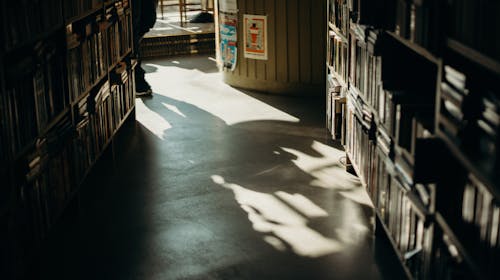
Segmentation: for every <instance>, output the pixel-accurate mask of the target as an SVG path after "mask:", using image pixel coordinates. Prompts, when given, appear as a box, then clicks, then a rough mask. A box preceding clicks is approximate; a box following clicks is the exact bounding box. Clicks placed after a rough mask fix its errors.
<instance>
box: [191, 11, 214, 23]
mask: <svg viewBox="0 0 500 280" xmlns="http://www.w3.org/2000/svg"><path fill="white" fill-rule="evenodd" d="M189 22H190V23H210V22H214V16H213V15H212V14H211V13H207V12H201V13H199V14H197V15H195V16H194V17H193V18H191V20H189Z"/></svg>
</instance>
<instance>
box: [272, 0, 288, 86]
mask: <svg viewBox="0 0 500 280" xmlns="http://www.w3.org/2000/svg"><path fill="white" fill-rule="evenodd" d="M287 2H288V1H287V0H276V13H275V15H276V50H277V51H276V77H277V78H278V79H277V80H278V81H281V82H288V46H287V42H288V38H287V33H288V25H287V14H286V11H287Z"/></svg>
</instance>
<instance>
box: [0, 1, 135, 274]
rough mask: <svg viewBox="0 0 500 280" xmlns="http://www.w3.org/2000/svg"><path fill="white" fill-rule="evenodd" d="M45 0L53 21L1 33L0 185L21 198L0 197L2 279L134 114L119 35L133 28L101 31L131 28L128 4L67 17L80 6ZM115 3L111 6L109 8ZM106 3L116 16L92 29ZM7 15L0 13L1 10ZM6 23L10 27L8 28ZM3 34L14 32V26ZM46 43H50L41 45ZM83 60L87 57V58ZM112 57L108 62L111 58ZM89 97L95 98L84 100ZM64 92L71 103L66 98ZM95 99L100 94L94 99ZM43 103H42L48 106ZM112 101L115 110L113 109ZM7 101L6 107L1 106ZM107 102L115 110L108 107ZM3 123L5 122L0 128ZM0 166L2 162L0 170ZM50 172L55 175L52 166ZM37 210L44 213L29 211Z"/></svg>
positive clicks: (126, 47)
mask: <svg viewBox="0 0 500 280" xmlns="http://www.w3.org/2000/svg"><path fill="white" fill-rule="evenodd" d="M44 1H45V0H42V1H40V2H44ZM51 1H52V2H50V3H51V5H54V7H57V9H60V10H51V13H52V14H57V15H58V16H60V18H58V20H59V23H58V24H54V25H53V26H52V27H51V28H46V30H44V31H43V32H40V33H37V34H36V35H34V36H32V37H30V38H27V39H26V40H22V41H19V40H18V39H16V38H14V39H15V40H14V39H9V38H10V37H6V38H7V39H9V40H13V41H6V42H5V45H2V46H1V47H0V62H1V63H0V93H1V95H0V108H2V112H1V114H2V115H0V137H1V139H0V140H1V141H0V143H2V144H3V146H4V147H2V149H5V150H6V153H7V154H6V158H5V159H4V158H3V159H2V161H3V160H5V161H6V166H7V167H6V168H7V170H6V172H7V173H8V175H9V178H4V183H8V185H9V187H8V188H9V190H12V191H15V192H23V195H22V196H21V195H20V194H15V193H12V195H11V196H12V198H11V199H8V200H5V202H4V200H2V202H1V203H0V217H1V218H2V219H7V220H8V221H10V224H12V226H9V234H8V235H3V236H10V237H12V238H16V240H7V241H6V243H8V244H12V245H9V247H8V248H6V250H7V252H6V254H11V255H12V256H16V258H17V259H16V258H13V259H12V260H11V261H12V264H15V265H11V266H9V271H7V272H6V273H7V274H6V278H3V279H18V278H22V277H23V274H24V272H25V271H27V267H26V266H27V265H28V263H29V262H30V259H31V258H32V257H33V256H34V254H35V252H36V250H38V249H39V248H40V246H39V245H40V244H41V243H42V242H43V240H44V238H46V237H47V236H48V235H49V234H50V230H51V229H52V228H53V226H54V225H55V224H56V223H57V222H58V220H59V218H60V217H61V216H62V215H63V213H64V212H65V211H66V209H67V207H68V206H69V205H70V204H71V202H72V201H73V200H74V199H75V197H77V196H78V194H79V192H80V190H81V187H82V186H83V185H84V182H85V180H86V178H87V177H88V175H89V174H90V173H91V172H93V170H94V169H95V166H96V163H97V162H98V161H99V160H101V159H102V155H103V154H104V153H105V152H106V151H109V150H110V149H113V141H114V139H115V137H116V135H117V133H118V131H119V130H120V129H121V127H122V126H123V125H124V123H125V122H126V121H128V120H130V119H131V118H134V117H135V114H134V112H135V93H134V92H133V89H132V87H131V84H132V83H133V72H134V69H135V65H136V64H135V63H134V62H131V61H130V56H131V53H132V50H131V46H132V42H131V41H129V42H126V40H125V39H126V38H128V40H132V38H131V36H132V34H133V32H132V30H130V29H120V30H122V33H115V32H114V30H113V34H114V36H106V34H104V33H110V32H111V30H112V29H113V28H119V26H120V25H121V27H120V28H131V26H132V23H131V20H132V16H131V6H126V7H124V8H125V9H126V10H127V11H126V12H125V13H124V14H120V13H117V8H116V7H121V6H120V5H121V4H120V2H121V0H115V1H108V2H106V3H99V4H98V6H97V7H94V8H92V9H88V10H86V11H84V12H82V13H79V14H77V15H73V16H69V15H66V14H65V12H68V13H71V14H73V13H74V12H75V11H77V10H78V9H79V8H81V7H77V6H73V7H70V6H65V7H64V8H63V5H62V3H63V0H51ZM115 3H118V4H117V5H116V7H115V5H114V4H115ZM124 3H131V1H130V0H129V1H125V2H124ZM41 4H44V3H41ZM64 4H65V5H74V4H77V2H71V3H70V2H66V1H65V2H64ZM107 5H109V7H107V8H108V12H109V13H111V14H117V15H118V16H117V17H111V19H108V21H109V22H108V24H107V25H106V26H103V25H100V26H99V28H97V25H98V22H97V20H98V19H97V18H96V17H95V15H96V14H98V13H102V14H103V15H104V14H105V13H106V9H105V8H106V6H107ZM68 7H69V8H68ZM44 10H46V9H45V8H44ZM16 11H17V10H16ZM129 11H130V12H129ZM7 12H8V11H1V13H2V14H4V13H7ZM35 12H40V11H35ZM40 13H41V12H40ZM18 16H19V17H23V16H27V14H20V15H18ZM41 16H46V15H45V14H41ZM51 20H53V19H51ZM47 22H48V21H47ZM75 22H82V23H85V24H87V26H86V28H85V29H86V30H82V26H81V25H80V24H79V23H78V24H76V25H72V26H73V31H71V32H74V34H66V32H64V31H65V30H64V29H65V25H69V24H72V23H75ZM16 24H17V23H16ZM75 26H76V28H75ZM89 27H91V28H89ZM4 28H10V27H5V26H4ZM12 28H13V29H12V30H15V29H14V28H15V27H12ZM7 30H8V31H11V30H9V29H7ZM16 30H17V29H16ZM66 31H68V30H66ZM82 32H83V33H86V34H85V36H82V35H83V34H82ZM99 32H103V33H101V35H103V36H98V35H99ZM11 33H12V34H14V31H11ZM10 35H11V34H10ZM67 35H68V36H72V37H68V42H71V40H74V39H73V38H74V37H73V35H76V37H77V38H80V40H82V41H81V42H80V43H81V44H80V45H79V46H76V47H71V48H70V49H68V48H67V47H68V46H67V44H66V40H65V39H66V38H65V36H67ZM127 35H128V36H127ZM126 36H127V37H126ZM16 40H18V41H19V42H18V41H16ZM48 41H51V43H50V44H49V43H47V42H48ZM14 42H18V43H14ZM82 43H84V44H82ZM2 44H4V42H3V41H2ZM5 46H11V47H5ZM111 46H113V47H111ZM83 47H85V48H87V49H86V50H85V51H84V50H83V49H79V50H78V51H79V52H81V54H76V55H75V56H71V57H70V56H69V53H70V52H71V51H73V50H74V49H75V48H83ZM96 48H97V49H96ZM99 48H100V49H99ZM4 51H5V52H4ZM90 53H92V55H93V56H92V57H90V55H89V54H90ZM26 54H27V55H28V56H33V55H36V56H37V57H36V58H35V59H33V63H30V64H28V63H27V62H26V63H25V62H24V61H23V60H22V59H23V56H26ZM85 55H87V57H85ZM7 57H8V61H9V63H13V64H14V66H16V67H20V66H25V65H30V67H33V71H25V72H21V74H16V75H8V74H6V71H5V69H4V67H7V66H6V65H5V63H4V61H5V60H7ZM70 59H71V61H72V63H74V64H71V65H77V66H78V67H79V68H77V69H78V70H76V72H75V71H73V72H72V73H76V74H74V75H71V74H70V71H69V70H70V69H68V68H69V67H68V61H70ZM90 59H93V61H89V60H90ZM112 59H113V60H114V59H116V61H111V60H112ZM77 60H78V61H77ZM29 62H31V61H29ZM82 62H85V63H82ZM122 62H124V63H126V64H127V67H126V69H124V70H125V72H123V73H122V72H121V73H120V75H121V77H120V78H121V79H122V82H124V84H117V85H113V86H112V85H111V83H110V79H111V76H112V71H115V69H116V67H118V65H119V64H120V63H122ZM16 63H17V64H16ZM19 65H20V66H19ZM50 71H52V72H50ZM74 80H77V81H78V83H75V84H71V83H70V81H74ZM31 85H32V86H31ZM84 85H85V86H84ZM75 89H76V90H75ZM80 91H81V92H80ZM21 94H22V95H21ZM94 95H95V96H96V98H97V99H96V100H95V101H96V102H94V100H91V99H87V100H86V99H85V98H88V97H94ZM72 97H73V98H75V100H71V99H72ZM101 97H102V99H98V98H101ZM27 99H29V100H27ZM22 102H24V103H22ZM30 102H31V103H30ZM87 102H93V103H90V105H92V106H94V107H97V108H95V110H92V106H89V103H87ZM26 104H27V105H29V106H26ZM30 104H31V105H30ZM47 104H50V107H48V106H49V105H47ZM118 105H119V106H122V107H121V108H119V109H118V108H117V107H115V106H118ZM7 106H8V108H7V110H3V108H4V107H7ZM20 106H23V111H22V112H21V111H19V112H18V111H17V110H15V108H17V107H20ZM112 107H113V108H117V109H114V110H108V109H109V108H112ZM5 112H7V113H5ZM21 121H23V122H21ZM28 121H31V123H32V124H31V126H30V127H29V128H28V127H27V128H23V127H22V124H24V123H28ZM19 124H21V125H19ZM4 125H7V126H8V127H3V126H4ZM28 129H30V130H29V131H28ZM35 131H36V132H35ZM18 135H21V136H22V137H24V138H22V139H21V140H18V139H20V137H21V136H18ZM2 152H3V151H2ZM113 159H114V157H113ZM3 166H4V165H3V162H2V168H3ZM61 166H62V168H61ZM56 169H58V170H57V172H55V171H54V170H56ZM48 182H50V184H49V183H48ZM33 184H37V185H36V186H37V187H36V189H38V190H39V193H32V192H34V191H33V189H35V188H33V187H32V185H33ZM40 207H45V208H47V209H49V210H47V209H44V210H43V211H37V209H38V208H40ZM24 208H26V209H24ZM28 208H29V209H28ZM23 209H24V210H23ZM38 210H40V209H38ZM17 212H19V213H17ZM13 219H14V220H13ZM2 222H3V220H2ZM26 226H28V232H30V230H29V228H31V231H32V233H33V234H25V233H27V232H26V229H27V228H26ZM18 233H19V234H18ZM2 241H5V240H2ZM13 252H22V253H16V254H14V253H13ZM2 276H4V274H2Z"/></svg>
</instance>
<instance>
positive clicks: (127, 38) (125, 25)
mask: <svg viewBox="0 0 500 280" xmlns="http://www.w3.org/2000/svg"><path fill="white" fill-rule="evenodd" d="M124 3H127V2H126V1H118V2H116V3H115V5H113V6H110V7H108V8H106V21H107V22H108V24H109V27H108V28H107V29H106V35H107V38H108V42H109V44H108V48H109V61H108V63H109V67H113V65H115V64H116V63H117V62H119V61H120V58H121V57H122V56H124V55H125V54H127V52H129V51H131V49H132V35H133V34H132V14H131V13H130V9H129V7H128V6H125V4H124Z"/></svg>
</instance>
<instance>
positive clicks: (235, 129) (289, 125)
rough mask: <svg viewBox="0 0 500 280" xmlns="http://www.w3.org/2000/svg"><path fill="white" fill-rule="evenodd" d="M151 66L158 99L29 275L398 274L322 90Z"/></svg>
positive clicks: (190, 65)
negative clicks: (287, 93) (333, 141)
mask: <svg viewBox="0 0 500 280" xmlns="http://www.w3.org/2000/svg"><path fill="white" fill-rule="evenodd" d="M144 64H145V68H146V70H147V72H148V74H147V79H148V80H149V81H150V83H151V85H152V88H153V89H154V92H155V94H154V96H153V97H152V98H143V99H137V122H136V123H135V124H133V125H132V126H130V127H126V128H125V129H124V130H123V131H122V133H121V134H122V135H121V136H122V137H121V139H122V140H123V141H119V143H118V142H117V143H118V144H116V149H115V150H116V157H117V161H116V166H113V165H112V164H108V163H107V162H106V161H105V160H106V159H104V160H103V161H102V162H101V164H100V166H98V168H97V169H96V170H97V171H96V172H94V174H93V176H92V177H90V178H89V180H88V182H87V185H86V186H85V188H84V189H83V190H82V194H81V197H80V211H79V214H78V215H77V216H76V215H68V216H67V217H65V220H64V221H63V222H62V223H61V226H60V228H58V229H57V230H56V231H55V232H54V234H53V235H52V238H51V239H50V240H48V242H47V244H46V245H45V246H44V248H43V249H42V253H41V255H40V256H39V258H38V261H37V264H38V267H36V268H35V269H34V270H33V274H34V275H35V276H34V277H33V278H34V279H148V280H149V279H381V278H385V279H390V278H393V279H401V278H400V277H398V276H397V275H398V274H396V272H395V271H396V270H392V268H390V266H389V268H388V269H387V268H384V263H388V259H390V255H389V254H388V253H386V252H387V250H385V251H384V250H382V255H378V254H379V253H377V254H375V253H374V244H375V242H374V239H373V237H372V236H373V232H372V231H373V229H372V225H371V217H372V215H373V213H372V210H371V207H370V203H369V198H368V197H367V195H366V192H365V191H364V190H363V188H362V187H361V186H360V184H359V182H358V180H357V179H356V178H355V177H354V176H352V175H350V174H348V173H346V172H345V171H344V167H343V166H342V165H341V163H340V161H339V159H340V158H341V157H342V156H344V153H343V152H342V151H341V150H339V149H337V148H335V147H333V146H331V145H328V144H327V141H326V139H327V136H326V133H325V130H324V128H323V127H324V114H325V113H324V104H323V102H324V99H323V98H322V97H320V98H286V97H278V96H269V95H263V94H256V93H249V92H243V91H240V90H237V89H234V88H231V87H229V86H227V85H225V84H224V83H222V82H221V77H220V74H219V73H217V69H216V67H215V62H214V59H213V58H212V57H207V56H195V57H186V58H175V59H168V60H155V61H147V62H145V63H144ZM120 147H122V148H120ZM387 271H388V272H389V273H387Z"/></svg>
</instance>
